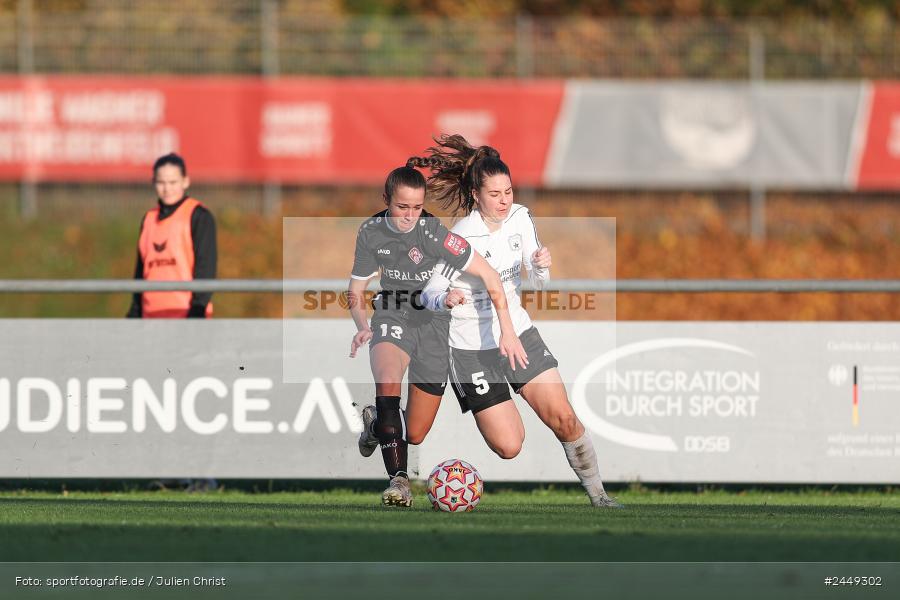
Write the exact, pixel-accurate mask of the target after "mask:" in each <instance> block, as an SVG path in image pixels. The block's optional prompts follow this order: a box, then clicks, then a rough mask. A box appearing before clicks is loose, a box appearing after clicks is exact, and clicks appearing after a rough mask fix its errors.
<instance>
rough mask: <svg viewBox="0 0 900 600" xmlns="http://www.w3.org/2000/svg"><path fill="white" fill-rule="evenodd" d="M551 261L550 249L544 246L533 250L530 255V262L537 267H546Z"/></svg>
mask: <svg viewBox="0 0 900 600" xmlns="http://www.w3.org/2000/svg"><path fill="white" fill-rule="evenodd" d="M552 263H553V260H552V259H551V258H550V249H549V248H547V247H546V246H544V247H543V248H541V249H539V250H535V251H534V254H532V255H531V264H532V265H534V266H535V267H537V268H538V269H547V268H549V267H550V265H551V264H552Z"/></svg>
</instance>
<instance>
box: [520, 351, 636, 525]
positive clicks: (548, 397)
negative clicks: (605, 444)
mask: <svg viewBox="0 0 900 600" xmlns="http://www.w3.org/2000/svg"><path fill="white" fill-rule="evenodd" d="M520 393H521V394H522V397H523V398H525V401H526V402H528V405H529V406H531V408H532V409H533V410H534V412H535V413H536V414H537V416H538V418H540V420H541V421H543V422H544V424H545V425H546V426H547V427H549V428H550V429H551V430H552V431H553V433H554V435H556V439H558V440H559V441H560V443H561V444H562V447H563V450H565V452H566V459H567V460H568V461H569V466H571V467H572V470H573V471H575V474H576V475H577V476H578V479H579V480H580V481H581V485H582V487H584V490H585V491H586V492H587V495H588V497H589V498H590V499H591V504H592V505H594V506H601V507H610V508H621V505H620V504H619V503H618V502H616V501H615V500H613V499H612V498H610V497H609V496H608V495H607V494H606V490H604V489H603V481H602V480H601V479H600V466H599V463H598V461H597V453H596V452H595V451H594V444H593V443H592V442H591V438H590V436H589V435H588V434H587V433H586V431H585V429H584V426H583V425H582V424H581V421H579V420H578V417H577V416H576V415H575V411H574V410H573V409H572V405H571V404H569V397H568V395H567V394H566V387H565V385H564V384H563V382H562V378H560V376H559V371H557V370H556V369H549V370H547V371H544V372H543V373H541V374H540V375H538V376H537V377H535V378H534V379H532V380H531V381H529V382H528V383H527V384H525V385H524V386H523V387H522V389H521V390H520Z"/></svg>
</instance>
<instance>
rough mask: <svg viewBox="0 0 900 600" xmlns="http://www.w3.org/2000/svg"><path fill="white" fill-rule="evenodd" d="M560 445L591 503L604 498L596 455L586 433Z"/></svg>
mask: <svg viewBox="0 0 900 600" xmlns="http://www.w3.org/2000/svg"><path fill="white" fill-rule="evenodd" d="M561 443H562V447H563V450H565V451H566V458H567V459H568V461H569V465H570V466H571V467H572V470H573V471H575V474H576V475H578V479H580V480H581V485H582V486H583V487H584V490H585V491H586V492H587V494H588V496H590V498H591V501H593V500H594V499H595V498H600V497H603V496H606V491H605V490H604V489H603V481H601V480H600V466H599V465H598V464H597V453H596V452H594V444H593V443H591V438H590V437H588V433H587V431H585V432H584V433H583V434H582V435H581V437H580V438H578V439H577V440H575V441H574V442H561Z"/></svg>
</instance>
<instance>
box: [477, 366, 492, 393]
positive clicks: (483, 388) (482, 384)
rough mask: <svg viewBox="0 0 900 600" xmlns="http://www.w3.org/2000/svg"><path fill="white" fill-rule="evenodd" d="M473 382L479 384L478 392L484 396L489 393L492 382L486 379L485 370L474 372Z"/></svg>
mask: <svg viewBox="0 0 900 600" xmlns="http://www.w3.org/2000/svg"><path fill="white" fill-rule="evenodd" d="M472 383H474V384H475V385H476V386H477V387H476V388H475V391H476V392H478V395H479V396H484V395H485V394H487V392H488V390H489V389H491V384H489V383H488V382H487V381H485V379H484V371H478V372H477V373H472Z"/></svg>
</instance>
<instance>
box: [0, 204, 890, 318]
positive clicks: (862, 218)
mask: <svg viewBox="0 0 900 600" xmlns="http://www.w3.org/2000/svg"><path fill="white" fill-rule="evenodd" d="M198 197H203V196H198ZM203 198H204V201H205V202H206V199H205V197H203ZM377 198H378V194H377V192H375V191H373V190H368V191H363V190H355V191H353V193H352V194H350V195H349V196H344V195H341V196H340V197H336V196H335V194H334V192H333V191H331V192H328V191H327V190H320V191H315V190H313V191H298V192H297V193H296V195H294V196H291V197H289V198H288V200H287V202H286V204H285V214H286V215H292V216H314V215H320V216H324V215H328V216H348V217H350V216H352V217H353V218H362V217H363V216H365V215H369V214H373V213H375V212H376V211H377V210H379V208H380V205H379V203H378V200H377ZM526 199H527V198H526ZM746 200H747V199H746V196H744V195H742V194H737V193H735V195H734V196H733V197H727V196H726V197H717V196H714V195H713V194H711V193H672V194H660V193H656V194H652V193H645V192H635V193H629V194H622V195H620V196H617V197H616V196H609V197H606V198H600V199H598V198H597V196H596V194H594V195H592V196H590V197H588V196H580V195H579V194H578V193H568V194H567V193H562V192H542V193H540V195H539V196H538V198H537V200H536V201H531V202H529V203H530V206H531V208H532V210H533V211H534V213H535V214H536V215H537V216H539V217H541V216H553V217H561V216H563V217H564V216H568V217H599V216H604V217H615V218H616V219H617V230H618V241H617V248H616V264H617V276H618V278H620V279H643V278H673V279H678V278H763V279H768V278H776V279H780V278H786V279H789V278H798V279H807V278H808V279H894V278H896V265H897V264H900V204H898V203H897V202H896V200H895V199H893V198H889V197H869V198H864V199H861V198H859V197H854V196H850V195H846V196H843V195H837V196H828V197H823V196H820V195H813V194H810V195H799V196H798V195H793V194H787V193H777V194H776V193H773V194H771V195H770V196H769V201H768V206H767V215H768V230H769V237H768V239H767V240H766V241H765V242H762V243H757V242H754V241H752V240H750V239H749V237H748V235H747V222H748V220H749V216H748V209H747V206H748V205H747V201H746ZM825 200H827V202H826V201H825ZM75 204H77V203H74V202H73V203H70V205H75ZM207 204H208V205H210V206H211V207H212V209H213V211H214V213H215V215H216V218H217V222H218V226H219V255H220V270H219V276H220V278H223V279H232V278H241V279H244V278H247V279H256V278H261V279H273V278H274V279H278V278H280V277H281V276H282V233H281V232H282V222H281V219H280V218H277V217H271V218H264V217H261V216H259V215H254V214H248V213H247V212H244V211H241V210H238V209H237V208H235V207H229V206H228V204H227V203H221V202H220V203H218V204H216V203H214V202H207ZM4 206H5V207H6V208H5V213H4V214H2V215H0V217H2V218H0V236H2V239H3V240H4V243H3V244H2V245H0V279H7V278H51V279H53V278H60V279H66V278H129V277H131V275H132V273H133V269H134V259H135V245H136V240H137V229H138V222H139V218H140V214H139V213H136V214H134V215H132V216H129V217H127V218H125V217H114V216H110V215H108V214H106V215H101V216H102V217H103V218H84V217H83V216H80V214H79V215H77V216H76V215H75V214H70V215H65V214H55V215H53V214H46V213H43V214H42V217H41V219H40V220H38V221H35V222H21V221H20V220H19V219H18V217H16V216H15V211H14V210H13V206H14V204H13V203H12V202H6V203H4ZM551 251H552V252H554V255H555V256H556V257H557V258H558V259H559V261H560V263H559V265H558V267H557V274H559V272H560V269H563V268H564V266H563V265H564V262H565V257H566V256H567V255H570V256H571V255H572V254H573V252H574V254H576V255H579V256H581V255H583V252H584V249H583V248H581V247H579V248H566V247H564V246H558V247H556V248H551ZM347 252H348V255H347V256H348V257H349V253H351V252H352V249H348V251H347ZM344 262H346V260H345V261H344ZM345 271H346V264H343V262H342V263H341V264H335V265H333V266H332V267H331V271H330V272H332V273H334V275H333V277H336V278H341V277H343V276H344V275H345ZM616 300H617V304H616V310H617V317H618V319H620V320H636V319H637V320H840V321H853V320H883V321H898V320H900V294H623V293H620V294H618V296H617V298H616ZM214 301H215V305H216V316H218V317H270V318H277V317H280V316H281V314H282V305H281V296H280V295H278V294H217V295H216V296H215V298H214ZM129 302H130V296H128V295H127V294H103V295H99V294H98V295H82V294H72V295H57V294H42V295H27V296H23V295H16V294H0V317H89V316H92V317H121V316H122V315H124V313H125V311H126V310H127V308H128V304H129Z"/></svg>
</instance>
